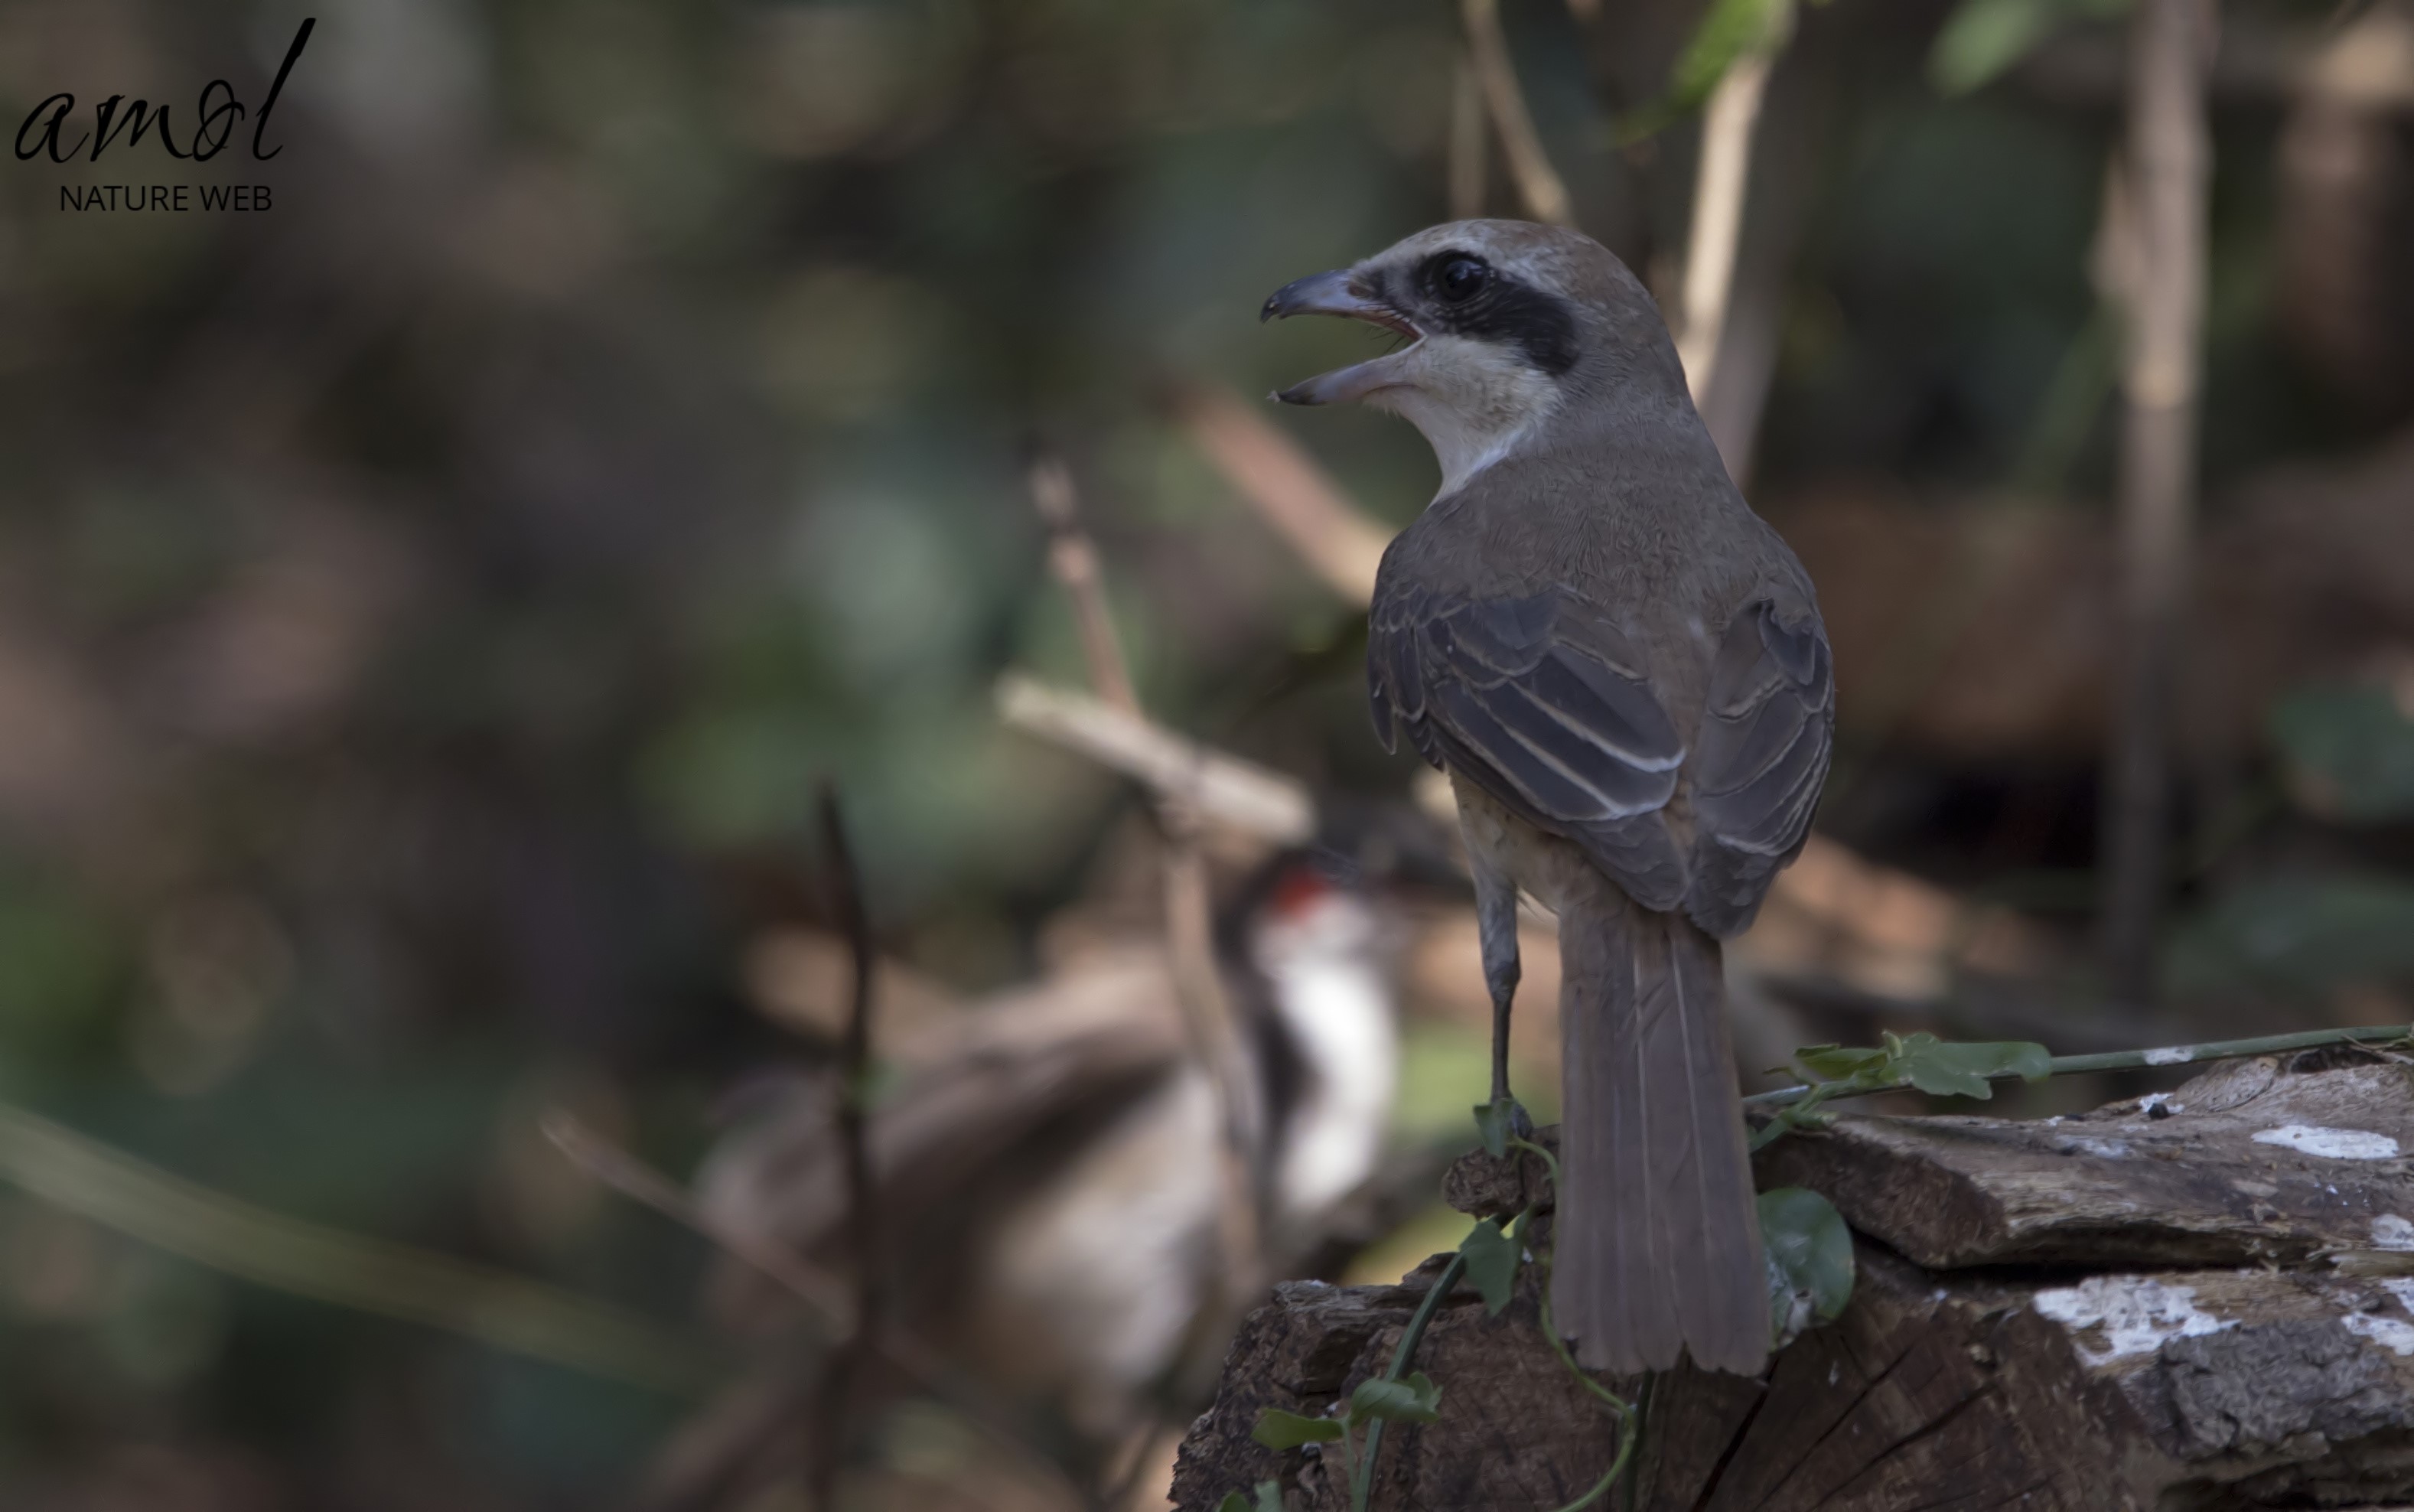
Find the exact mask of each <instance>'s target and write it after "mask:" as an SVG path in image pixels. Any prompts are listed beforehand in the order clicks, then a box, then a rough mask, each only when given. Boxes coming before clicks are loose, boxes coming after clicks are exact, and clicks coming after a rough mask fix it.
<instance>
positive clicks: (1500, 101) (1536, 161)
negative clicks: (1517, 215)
mask: <svg viewBox="0 0 2414 1512" xmlns="http://www.w3.org/2000/svg"><path fill="white" fill-rule="evenodd" d="M1459 14H1460V16H1461V17H1462V18H1463V19H1464V21H1465V22H1466V23H1467V48H1468V55H1469V56H1470V57H1471V58H1472V59H1473V60H1474V64H1475V76H1476V78H1477V80H1478V81H1479V82H1481V83H1482V84H1483V97H1484V100H1485V102H1486V103H1487V104H1489V105H1490V106H1491V107H1492V124H1493V127H1494V128H1495V129H1497V130H1498V131H1499V133H1500V150H1501V152H1502V153H1503V155H1505V156H1506V157H1508V159H1509V174H1510V176H1511V177H1512V178H1513V179H1515V180H1516V181H1517V195H1518V198H1519V199H1521V200H1523V201H1524V202H1525V204H1526V213H1527V215H1529V216H1531V217H1534V218H1535V219H1536V220H1545V221H1548V222H1550V223H1551V224H1552V225H1554V226H1572V225H1574V224H1575V217H1574V214H1573V213H1572V210H1571V208H1570V202H1569V200H1568V187H1567V185H1566V184H1564V183H1562V182H1561V181H1560V179H1559V174H1558V170H1557V169H1555V168H1553V167H1552V166H1551V158H1550V155H1549V154H1548V153H1545V152H1544V151H1543V150H1542V136H1541V134H1540V133H1539V132H1537V131H1536V130H1535V129H1534V116H1533V112H1530V111H1528V110H1527V108H1526V96H1525V93H1524V91H1523V90H1521V89H1519V88H1518V86H1517V67H1516V65H1515V64H1514V63H1512V61H1511V60H1510V57H1509V39H1508V37H1505V36H1503V35H1502V33H1501V30H1500V0H1459Z"/></svg>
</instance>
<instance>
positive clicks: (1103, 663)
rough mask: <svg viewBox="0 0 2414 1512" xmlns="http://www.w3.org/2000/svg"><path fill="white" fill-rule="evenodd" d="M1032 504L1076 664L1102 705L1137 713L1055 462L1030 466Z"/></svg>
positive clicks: (1089, 548)
mask: <svg viewBox="0 0 2414 1512" xmlns="http://www.w3.org/2000/svg"><path fill="white" fill-rule="evenodd" d="M1031 502H1032V504H1033V506H1034V507H1035V508H1036V510H1037V511H1038V513H1039V518H1040V521H1041V523H1043V524H1045V525H1046V526H1047V527H1048V537H1049V544H1048V570H1049V571H1051V572H1052V573H1054V574H1055V575H1056V581H1057V582H1059V583H1060V584H1062V585H1064V589H1065V598H1066V599H1067V600H1069V601H1070V602H1071V604H1072V607H1073V620H1074V622H1075V623H1076V624H1078V625H1079V626H1080V634H1081V659H1082V661H1083V662H1084V663H1086V664H1087V665H1088V666H1089V669H1090V685H1091V686H1092V687H1093V688H1095V689H1096V690H1097V693H1098V696H1099V697H1101V698H1104V699H1105V700H1106V701H1107V702H1109V703H1110V704H1113V705H1115V706H1116V707H1118V708H1122V709H1128V710H1133V711H1138V710H1139V708H1140V695H1139V693H1138V692H1137V691H1136V690H1135V689H1134V688H1133V686H1132V680H1131V667H1130V666H1128V665H1126V664H1125V661H1124V651H1123V643H1122V641H1121V640H1119V639H1117V638H1116V636H1115V621H1114V611H1113V610H1112V609H1111V608H1110V606H1108V604H1107V592H1106V585H1105V584H1104V583H1103V582H1102V581H1101V580H1100V578H1099V576H1098V549H1097V547H1096V546H1093V545H1092V544H1091V542H1090V537H1089V534H1088V532H1086V531H1083V530H1082V529H1081V523H1080V518H1079V517H1078V516H1076V515H1075V514H1074V503H1073V475H1072V473H1070V472H1067V471H1065V464H1064V462H1063V461H1062V460H1061V459H1060V458H1057V457H1041V458H1039V460H1037V461H1036V462H1034V463H1032V464H1031Z"/></svg>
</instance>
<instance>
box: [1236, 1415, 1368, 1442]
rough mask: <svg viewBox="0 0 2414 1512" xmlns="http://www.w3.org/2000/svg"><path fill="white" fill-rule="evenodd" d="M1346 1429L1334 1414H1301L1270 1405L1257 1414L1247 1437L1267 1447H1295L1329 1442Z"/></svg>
mask: <svg viewBox="0 0 2414 1512" xmlns="http://www.w3.org/2000/svg"><path fill="white" fill-rule="evenodd" d="M1345 1431H1347V1430H1345V1429H1344V1428H1343V1427H1342V1423H1341V1420H1340V1419H1339V1418H1337V1417H1303V1416H1301V1415H1299V1414H1297V1413H1287V1412H1284V1411H1283V1410H1282V1409H1281V1408H1279V1407H1269V1408H1267V1409H1266V1410H1265V1411H1264V1412H1261V1413H1259V1415H1258V1426H1257V1427H1255V1428H1253V1429H1251V1430H1249V1437H1251V1438H1253V1439H1255V1440H1257V1441H1258V1442H1259V1444H1262V1445H1265V1446H1266V1447H1267V1448H1269V1449H1296V1448H1298V1447H1299V1446H1300V1445H1303V1444H1331V1443H1332V1442H1333V1441H1334V1440H1335V1439H1337V1438H1339V1437H1341V1435H1342V1434H1343V1433H1344V1432H1345Z"/></svg>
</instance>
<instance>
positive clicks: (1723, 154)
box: [1676, 43, 1781, 472]
mask: <svg viewBox="0 0 2414 1512" xmlns="http://www.w3.org/2000/svg"><path fill="white" fill-rule="evenodd" d="M1779 45H1781V43H1771V44H1770V45H1768V46H1766V47H1765V48H1762V49H1758V50H1755V51H1753V52H1751V53H1748V54H1746V55H1745V56H1743V57H1740V58H1737V59H1736V62H1735V64H1734V66H1733V67H1729V68H1728V69H1727V71H1726V73H1725V75H1724V76H1723V77H1721V79H1720V80H1719V85H1718V88H1717V89H1716V90H1714V91H1712V92H1711V95H1710V103H1709V108H1708V109H1707V110H1706V112H1704V113H1703V116H1702V152H1701V161H1700V164H1699V166H1698V167H1697V169H1696V171H1695V174H1694V178H1693V228H1692V232H1691V236H1690V237H1689V238H1688V239H1687V242H1686V246H1685V292H1684V318H1683V321H1682V322H1681V330H1680V332H1679V334H1678V336H1677V338H1676V355H1677V357H1678V358H1679V359H1680V360H1681V361H1682V362H1683V363H1684V365H1685V382H1686V385H1687V386H1688V387H1689V388H1691V390H1692V393H1693V402H1694V403H1695V404H1697V405H1698V404H1704V403H1706V402H1707V400H1708V398H1709V393H1710V383H1711V382H1712V378H1713V375H1714V374H1715V373H1716V372H1717V369H1718V357H1719V341H1720V339H1721V337H1724V336H1725V334H1726V324H1727V310H1728V307H1729V306H1730V305H1731V304H1732V303H1733V300H1734V296H1735V271H1736V247H1738V246H1739V245H1741V243H1742V240H1743V215H1744V202H1745V200H1746V197H1747V193H1748V191H1749V190H1750V188H1751V139H1752V128H1753V127H1755V126H1757V125H1758V124H1759V122H1760V106H1761V101H1762V99H1763V98H1764V97H1766V95H1767V92H1768V72H1769V69H1770V67H1772V66H1774V64H1775V61H1776V53H1777V48H1778V46H1779ZM1740 461H1741V459H1740V458H1738V457H1729V458H1727V467H1728V470H1729V471H1731V472H1733V471H1736V469H1737V467H1738V464H1739V462H1740Z"/></svg>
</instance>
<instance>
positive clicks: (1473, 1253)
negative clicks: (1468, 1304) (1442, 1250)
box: [1458, 1218, 1518, 1318]
mask: <svg viewBox="0 0 2414 1512" xmlns="http://www.w3.org/2000/svg"><path fill="white" fill-rule="evenodd" d="M1517 1250H1518V1245H1517V1241H1516V1240H1515V1239H1513V1238H1511V1237H1510V1236H1509V1235H1507V1234H1505V1233H1503V1232H1502V1231H1501V1228H1500V1220H1498V1219H1497V1218H1487V1219H1485V1220H1483V1222H1481V1223H1478V1224H1477V1225H1475V1227H1473V1228H1472V1229H1469V1230H1468V1234H1467V1237H1466V1238H1464V1239H1462V1240H1460V1241H1459V1245H1458V1252H1459V1253H1460V1254H1463V1255H1465V1256H1466V1257H1467V1279H1468V1280H1470V1281H1473V1282H1474V1283H1475V1289H1476V1291H1477V1292H1479V1293H1480V1294H1482V1295H1483V1310H1484V1311H1485V1312H1486V1313H1487V1314H1489V1315H1491V1316H1493V1317H1496V1318H1497V1317H1498V1316H1499V1315H1500V1310H1501V1309H1502V1308H1505V1307H1507V1306H1508V1305H1509V1295H1510V1293H1511V1292H1512V1291H1514V1290H1515V1289H1516V1285H1517Z"/></svg>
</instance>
